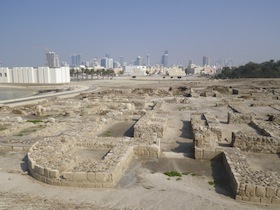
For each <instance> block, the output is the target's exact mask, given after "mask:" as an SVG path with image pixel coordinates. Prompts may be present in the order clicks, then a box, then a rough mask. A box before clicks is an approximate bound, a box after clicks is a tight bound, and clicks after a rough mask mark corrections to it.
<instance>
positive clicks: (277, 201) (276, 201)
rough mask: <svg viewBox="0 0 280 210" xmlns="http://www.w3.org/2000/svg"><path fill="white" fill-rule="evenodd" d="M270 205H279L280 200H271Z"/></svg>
mask: <svg viewBox="0 0 280 210" xmlns="http://www.w3.org/2000/svg"><path fill="white" fill-rule="evenodd" d="M271 203H272V204H276V205H279V204H280V199H279V198H272V201H271Z"/></svg>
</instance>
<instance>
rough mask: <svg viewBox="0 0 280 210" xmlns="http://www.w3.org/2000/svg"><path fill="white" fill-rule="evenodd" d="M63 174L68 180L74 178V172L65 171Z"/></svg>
mask: <svg viewBox="0 0 280 210" xmlns="http://www.w3.org/2000/svg"><path fill="white" fill-rule="evenodd" d="M62 175H63V177H64V178H65V179H66V180H68V181H72V180H74V173H72V172H63V174H62Z"/></svg>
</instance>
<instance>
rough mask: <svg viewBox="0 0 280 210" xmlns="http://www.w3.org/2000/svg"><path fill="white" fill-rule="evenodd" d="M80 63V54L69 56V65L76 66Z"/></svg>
mask: <svg viewBox="0 0 280 210" xmlns="http://www.w3.org/2000/svg"><path fill="white" fill-rule="evenodd" d="M80 65H81V55H79V54H74V55H72V56H71V66H72V67H78V66H80Z"/></svg>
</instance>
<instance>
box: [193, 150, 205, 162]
mask: <svg viewBox="0 0 280 210" xmlns="http://www.w3.org/2000/svg"><path fill="white" fill-rule="evenodd" d="M194 158H195V159H197V160H201V159H202V158H203V149H200V148H197V147H195V150H194Z"/></svg>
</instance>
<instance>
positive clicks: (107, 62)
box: [100, 57, 114, 69]
mask: <svg viewBox="0 0 280 210" xmlns="http://www.w3.org/2000/svg"><path fill="white" fill-rule="evenodd" d="M100 65H101V66H103V67H104V68H106V69H111V68H113V67H114V61H113V59H112V58H108V57H105V58H102V59H101V60H100Z"/></svg>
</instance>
